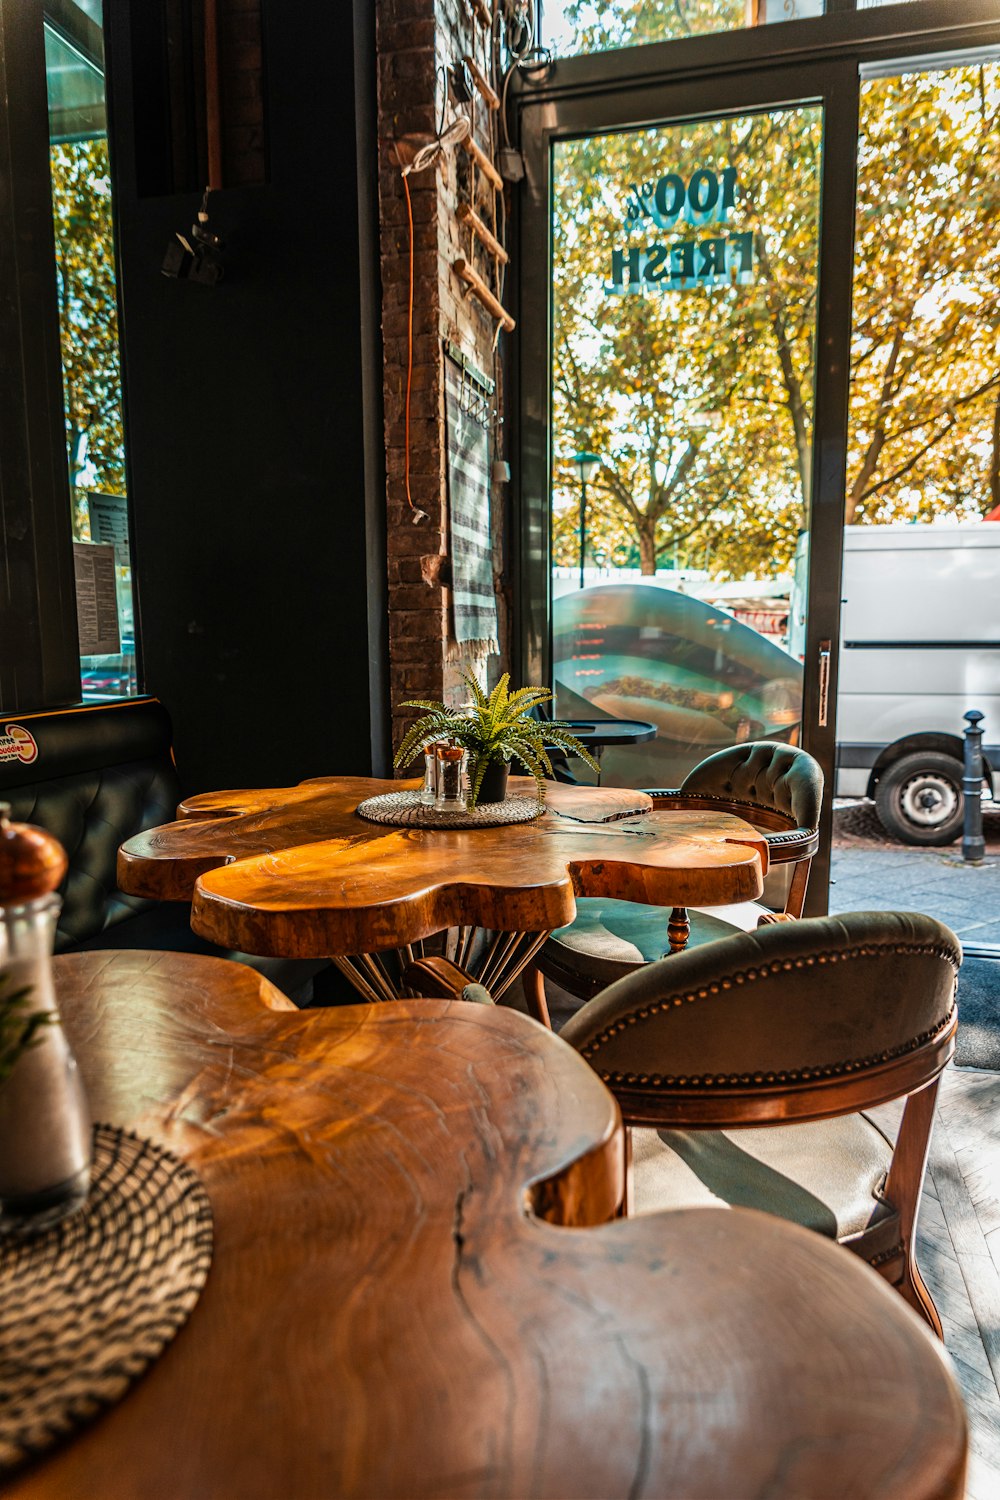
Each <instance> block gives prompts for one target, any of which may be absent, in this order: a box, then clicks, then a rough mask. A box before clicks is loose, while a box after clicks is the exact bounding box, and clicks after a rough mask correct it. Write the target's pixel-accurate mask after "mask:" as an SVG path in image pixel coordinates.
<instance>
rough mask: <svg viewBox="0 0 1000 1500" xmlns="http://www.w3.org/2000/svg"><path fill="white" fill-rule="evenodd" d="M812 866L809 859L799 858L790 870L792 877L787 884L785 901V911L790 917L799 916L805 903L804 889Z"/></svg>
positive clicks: (807, 884)
mask: <svg viewBox="0 0 1000 1500" xmlns="http://www.w3.org/2000/svg"><path fill="white" fill-rule="evenodd" d="M811 868H812V860H811V859H803V860H800V861H799V863H798V864H797V865H796V866H795V867H794V869H793V870H792V878H791V880H790V882H789V885H788V897H787V900H786V901H785V911H786V913H787V914H788V916H790V917H801V915H802V908H803V907H804V906H805V904H806V890H807V889H808V886H809V871H810V869H811Z"/></svg>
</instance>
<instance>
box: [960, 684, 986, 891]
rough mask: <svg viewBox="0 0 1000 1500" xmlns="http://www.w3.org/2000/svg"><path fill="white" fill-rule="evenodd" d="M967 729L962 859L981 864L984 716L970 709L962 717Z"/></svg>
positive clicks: (982, 853) (963, 772) (963, 778)
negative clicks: (982, 726)
mask: <svg viewBox="0 0 1000 1500" xmlns="http://www.w3.org/2000/svg"><path fill="white" fill-rule="evenodd" d="M962 717H963V718H964V719H965V722H966V724H967V725H968V726H969V727H968V728H967V729H966V731H965V745H964V762H965V764H964V766H963V770H962V804H963V816H962V858H963V859H964V860H967V861H968V862H969V863H971V864H981V863H982V860H983V858H984V856H985V854H986V840H985V838H984V837H983V731H982V728H981V725H982V722H983V715H982V714H981V713H980V712H979V710H978V709H976V708H970V710H969V712H968V713H967V714H963V716H962Z"/></svg>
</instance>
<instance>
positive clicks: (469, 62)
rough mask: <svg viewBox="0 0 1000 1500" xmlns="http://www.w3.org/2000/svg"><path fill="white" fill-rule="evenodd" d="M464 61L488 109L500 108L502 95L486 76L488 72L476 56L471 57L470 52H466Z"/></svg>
mask: <svg viewBox="0 0 1000 1500" xmlns="http://www.w3.org/2000/svg"><path fill="white" fill-rule="evenodd" d="M464 61H465V66H466V67H467V68H468V70H469V73H470V74H471V76H472V81H473V83H474V84H475V85H476V88H477V89H478V90H479V93H480V96H481V98H482V100H483V103H484V104H485V105H486V107H487V108H488V109H499V108H500V95H499V94H498V93H497V92H496V90H495V89H494V88H493V86H492V85H491V83H490V81H489V79H488V78H487V77H486V74H485V73H484V72H483V70H482V69H481V68H480V66H479V64H478V63H477V62H476V59H475V58H474V57H470V56H469V55H468V53H466V55H465V59H464Z"/></svg>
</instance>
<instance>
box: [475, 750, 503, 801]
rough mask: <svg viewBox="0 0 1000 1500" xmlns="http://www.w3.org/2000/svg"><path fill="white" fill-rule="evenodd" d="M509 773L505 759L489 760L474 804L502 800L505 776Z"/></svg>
mask: <svg viewBox="0 0 1000 1500" xmlns="http://www.w3.org/2000/svg"><path fill="white" fill-rule="evenodd" d="M509 775H510V765H509V763H508V762H507V761H505V760H491V761H490V762H489V764H488V765H487V767H486V772H485V774H484V776H483V780H482V784H481V785H480V788H479V796H478V797H477V798H476V806H477V807H482V805H483V803H484V802H503V801H504V799H505V798H506V796H507V777H508V776H509ZM473 785H475V783H473Z"/></svg>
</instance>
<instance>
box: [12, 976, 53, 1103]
mask: <svg viewBox="0 0 1000 1500" xmlns="http://www.w3.org/2000/svg"><path fill="white" fill-rule="evenodd" d="M31 994H32V991H31V986H30V985H25V986H24V987H23V988H22V989H19V990H18V989H15V988H14V986H13V979H12V976H11V975H10V974H0V1084H2V1083H3V1082H4V1080H5V1079H6V1078H8V1077H9V1076H10V1074H11V1073H12V1072H13V1070H14V1064H15V1063H16V1062H17V1060H18V1058H19V1057H20V1056H21V1053H22V1052H25V1051H27V1049H28V1048H29V1047H34V1046H36V1045H37V1044H38V1042H40V1041H41V1037H40V1036H39V1035H38V1032H39V1031H40V1030H41V1029H42V1027H43V1026H47V1025H48V1024H49V1022H50V1021H51V1020H52V1015H51V1013H50V1012H49V1011H44V1010H29V1009H28V1005H29V1001H30V1000H31Z"/></svg>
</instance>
